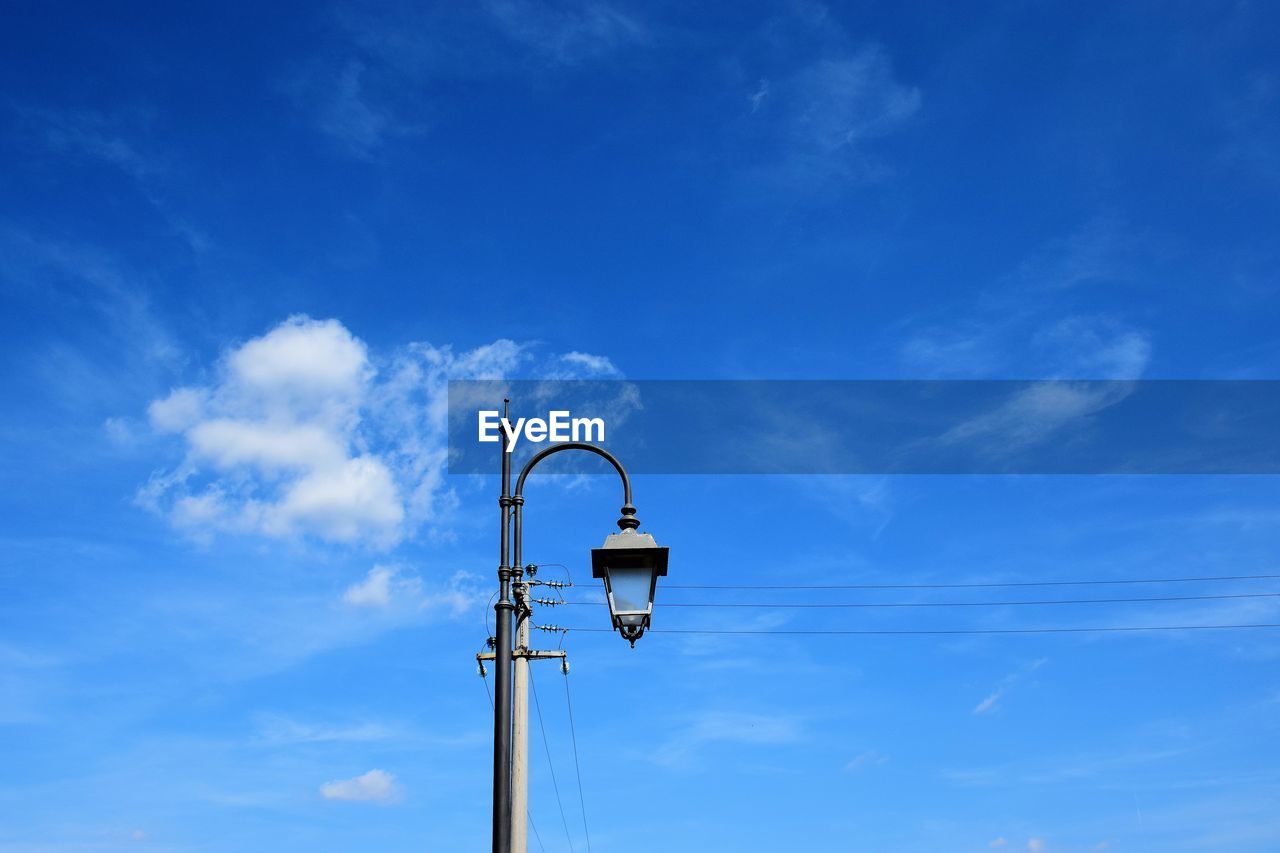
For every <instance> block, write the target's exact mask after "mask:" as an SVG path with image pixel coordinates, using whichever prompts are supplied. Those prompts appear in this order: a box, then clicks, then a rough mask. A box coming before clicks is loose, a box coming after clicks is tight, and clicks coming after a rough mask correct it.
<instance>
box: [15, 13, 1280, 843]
mask: <svg viewBox="0 0 1280 853" xmlns="http://www.w3.org/2000/svg"><path fill="white" fill-rule="evenodd" d="M5 18H6V20H5V25H4V27H3V28H0V44H2V46H3V53H4V56H5V57H6V59H5V62H4V63H3V65H2V66H0V162H3V163H4V167H3V169H0V259H3V263H0V287H2V288H3V297H4V302H5V310H4V311H3V312H0V324H2V329H3V334H2V335H0V347H3V350H4V354H5V359H4V365H5V366H4V369H3V372H2V373H0V383H2V385H0V391H2V392H3V396H4V399H5V412H6V416H5V418H4V420H3V435H4V441H3V453H4V455H3V470H4V474H5V477H4V481H5V485H6V488H5V489H4V490H3V492H2V493H0V494H2V495H3V497H2V498H0V499H2V500H3V514H2V515H0V518H3V522H0V524H2V526H0V536H2V538H3V543H4V547H3V550H2V553H3V556H2V557H0V697H2V698H0V753H2V754H3V755H4V760H3V761H2V762H0V850H3V851H73V850H74V851H84V850H157V851H186V850H197V849H198V850H206V851H241V850H273V851H329V850H332V851H348V850H374V849H376V850H387V851H394V850H411V849H412V850H422V849H428V850H441V851H454V850H458V851H461V850H478V849H485V845H486V844H487V840H486V839H487V832H488V795H489V790H490V789H489V784H490V783H489V770H490V765H489V760H490V758H489V757H490V747H489V742H488V739H489V734H490V728H489V726H490V723H489V719H488V714H489V710H488V700H487V699H486V698H485V695H484V689H483V683H482V682H481V681H480V679H479V678H477V677H476V673H475V671H474V661H473V659H472V655H473V654H474V653H475V651H477V650H478V649H479V647H480V645H481V644H482V642H483V640H484V637H485V636H486V628H485V626H484V622H485V608H486V601H487V598H488V594H489V590H490V588H491V586H492V583H493V581H492V578H493V574H492V573H493V569H494V567H495V563H496V553H495V551H496V547H495V543H494V539H495V533H496V530H495V529H494V528H495V527H496V524H495V521H496V510H495V506H494V498H495V494H496V489H495V485H494V482H493V480H492V479H489V480H485V479H483V478H462V477H449V476H448V475H447V474H445V472H444V469H443V410H442V406H443V389H444V384H445V382H446V381H447V380H448V379H449V378H476V377H524V378H542V377H589V378H617V377H627V378H633V379H685V378H690V379H720V378H796V379H806V378H1062V377H1067V378H1136V377H1142V378H1273V377H1275V376H1276V375H1277V372H1278V370H1280V341H1278V339H1277V336H1276V334H1275V331H1274V330H1275V326H1276V320H1277V318H1278V317H1280V310H1278V309H1280V293H1278V292H1277V286H1276V284H1277V283H1276V275H1275V272H1274V270H1275V268H1276V262H1277V255H1278V254H1280V250H1278V249H1277V247H1276V246H1277V244H1276V241H1275V239H1274V235H1275V233H1276V231H1277V224H1278V219H1280V217H1278V216H1277V214H1278V213H1280V154H1278V153H1277V152H1280V111H1278V108H1280V60H1278V59H1277V56H1276V53H1275V49H1274V44H1275V36H1276V33H1277V24H1280V20H1277V18H1278V15H1277V11H1276V9H1275V8H1274V6H1272V5H1271V4H1266V3H1251V2H1238V3H1230V4H1227V3H1222V4H1208V3H1162V4H1155V3H1125V4H1097V5H1095V6H1092V7H1089V8H1087V9H1086V8H1084V7H1082V6H1080V4H1052V3H988V4H963V5H961V4H941V3H939V4H924V3H873V2H869V3H862V4H840V5H835V4H833V5H822V4H818V3H778V4H753V3H749V4H743V3H735V4H723V5H718V6H714V5H709V4H703V5H701V6H700V7H699V8H696V9H691V8H686V5H684V4H634V5H631V4H624V3H603V2H554V3H547V4H542V3H532V2H522V0H508V2H498V1H497V0H494V2H485V3H478V4H465V5H464V4H441V5H435V6H433V5H431V4H414V3H399V4H397V3H390V4H371V3H366V4H360V3H334V4H328V3H326V4H295V5H288V4H283V3H281V4H268V5H267V6H265V7H264V6H263V5H262V4H258V5H243V6H238V5H234V4H225V3H219V4H200V3H184V4H147V5H143V4H136V5H133V6H131V7H129V8H127V9H107V8H106V7H105V6H103V5H102V4H61V3H39V4H36V3H14V4H10V5H9V7H8V9H7V13H6V16H5ZM636 489H637V494H636V498H637V504H638V506H639V509H640V512H639V515H640V517H641V519H642V520H643V521H644V522H645V527H646V529H647V530H649V531H650V532H652V533H654V534H655V536H657V538H658V540H659V542H661V543H662V544H664V545H669V546H670V547H671V548H672V563H671V576H670V578H669V580H670V581H671V582H672V583H673V584H674V583H677V582H679V583H686V584H694V583H725V582H727V581H726V579H729V578H732V579H735V580H736V579H740V582H743V583H757V584H767V583H771V582H773V583H783V584H787V583H790V584H803V583H810V584H812V583H894V582H908V583H912V582H914V583H930V582H934V583H946V582H983V581H986V582H998V581H1028V580H1061V579H1081V578H1085V579H1094V578H1096V579H1126V578H1140V577H1148V578H1151V577H1179V576H1202V575H1213V576H1218V575H1238V574H1248V575H1256V574H1275V573H1277V571H1276V562H1275V555H1276V553H1277V546H1280V527H1278V525H1277V521H1280V485H1278V484H1277V483H1276V482H1275V481H1274V480H1272V479H1270V478H1264V477H1199V478H1192V477H1128V478H1124V477H1057V478H1055V477H954V478H946V477H899V478H857V477H809V478H805V477H746V476H739V477H674V476H671V477H643V478H638V479H637V483H636ZM616 506H617V494H616V484H615V483H613V482H612V481H610V480H607V479H605V478H586V479H577V478H575V479H554V478H548V479H546V480H543V481H539V482H537V483H534V484H533V485H532V486H531V488H530V501H529V505H528V513H527V521H528V536H527V544H526V556H527V557H528V558H529V559H530V560H533V561H535V562H542V563H563V564H566V565H568V566H569V567H570V569H571V570H572V571H573V574H574V577H575V578H576V579H580V580H581V579H585V577H586V575H587V572H586V566H587V562H586V558H587V553H586V552H587V549H589V548H591V547H596V546H598V545H599V544H600V542H601V541H602V539H603V537H604V535H605V534H606V533H608V532H609V530H610V529H611V527H612V522H613V519H614V518H615V517H616ZM547 571H548V572H550V571H552V570H550V569H548V570H547ZM677 579H678V580H677ZM1103 589H1109V588H1103ZM1125 589H1126V590H1132V588H1129V587H1126V588H1125ZM1139 589H1143V588H1139ZM1157 589H1159V591H1160V592H1159V594H1163V595H1176V594H1179V593H1180V592H1182V591H1183V590H1185V589H1186V588H1185V587H1179V588H1178V589H1177V590H1173V589H1170V588H1169V587H1159V588H1157ZM1194 591H1195V594H1198V595H1204V594H1236V593H1261V592H1275V591H1280V587H1278V586H1277V584H1276V582H1274V581H1272V582H1270V584H1268V582H1266V581H1254V582H1248V583H1244V582H1242V583H1235V584H1226V583H1220V584H1200V585H1197V586H1195V587H1194ZM592 593H593V591H592V590H589V589H588V590H582V591H581V592H579V593H576V594H577V595H580V596H581V599H580V600H585V599H586V598H588V597H589V596H590V595H591V594H592ZM784 594H785V595H791V596H793V598H790V599H787V600H807V601H812V600H814V598H813V597H812V595H810V597H809V598H803V596H800V595H799V594H798V593H782V592H773V593H768V594H766V593H762V592H759V591H757V592H754V593H750V592H741V593H733V594H719V595H718V597H714V600H716V601H740V602H744V603H747V602H760V601H765V602H766V603H767V602H778V601H780V600H782V596H783V595H784ZM1130 594H1133V593H1132V592H1131V593H1130ZM660 595H661V596H662V597H661V598H660V603H661V602H662V601H663V600H665V601H667V602H671V603H675V602H677V601H683V602H686V603H699V602H703V603H705V602H710V601H712V600H713V596H712V594H711V593H710V592H702V593H696V592H695V591H693V590H683V591H681V590H674V589H673V590H670V591H668V592H666V593H661V594H660ZM931 595H932V596H933V599H932V600H940V599H943V598H944V597H945V595H944V594H943V593H940V592H935V593H932V594H931ZM1000 595H1001V596H1002V597H1008V598H1013V597H1014V595H1015V594H1011V593H1010V591H1001V592H1000ZM735 596H736V597H735ZM927 597H928V596H926V595H925V594H924V593H915V592H910V591H907V592H903V591H900V592H899V593H898V594H897V595H896V596H891V595H890V594H889V593H887V592H885V593H883V594H882V595H881V597H879V598H875V599H874V600H876V601H904V600H906V599H908V598H911V599H912V600H923V599H925V598H927ZM1055 597H1057V596H1056V593H1055ZM1062 597H1067V596H1062ZM1096 597H1102V596H1101V595H1097V596H1096ZM958 598H960V596H959V595H958V594H956V595H954V596H953V599H958ZM842 600H845V599H842ZM847 600H872V599H871V598H870V597H869V595H867V594H863V595H862V597H861V598H859V596H858V595H857V594H854V593H849V594H848V595H847ZM1275 601H1276V599H1274V598H1256V599H1235V600H1217V601H1187V602H1160V603H1127V604H1112V605H1088V606H1079V607H1070V608H1068V607H1021V608H971V609H966V611H965V612H954V611H945V612H938V611H932V610H931V611H927V612H926V611H922V610H907V609H903V610H885V611H866V612H864V611H856V612H854V613H852V614H844V615H841V614H828V615H814V614H808V613H804V612H797V611H788V610H768V609H759V610H754V609H747V608H740V609H737V610H730V609H727V608H725V609H715V608H706V609H696V608H685V609H677V608H668V609H667V610H665V611H664V610H659V611H658V615H657V616H656V619H657V620H658V622H660V623H661V624H663V625H666V626H668V627H680V626H685V627H714V628H734V629H742V628H749V629H759V630H781V629H806V628H840V627H850V626H852V627H866V628H886V629H921V628H931V627H947V628H991V627H1017V626H1032V627H1035V626H1040V627H1046V626H1063V625H1094V626H1122V625H1140V624H1210V623H1214V622H1221V623H1243V622H1277V621H1280V618H1277V617H1280V607H1277V606H1276V605H1275V604H1274V603H1273V602H1275ZM591 614H595V616H594V617H593V616H592V615H591ZM540 618H542V619H543V621H555V622H558V623H560V624H578V625H587V624H602V623H603V615H602V614H601V613H600V612H599V611H598V610H593V609H591V608H588V607H565V608H561V609H560V610H557V611H554V612H553V613H549V614H542V615H541V616H540ZM593 619H594V620H595V621H594V622H593V621H592V620H593ZM655 627H657V625H655ZM549 641H550V642H554V640H549ZM565 647H566V648H567V649H568V650H569V654H570V657H571V660H572V663H573V669H572V674H571V675H570V676H569V679H570V684H571V685H572V689H573V697H574V711H575V715H576V720H577V740H578V746H579V749H580V753H581V764H582V779H583V785H584V790H585V797H584V800H585V804H586V812H587V818H588V822H589V826H590V835H591V847H592V849H594V850H598V851H610V850H624V849H626V850H632V849H636V848H637V841H636V839H637V837H638V838H639V839H641V840H640V842H639V845H640V846H644V845H648V844H652V845H653V846H658V845H661V846H662V848H663V849H666V850H669V851H671V853H682V851H695V850H697V851H701V850H707V849H725V850H728V849H733V850H743V851H776V850H806V851H844V850H853V849H858V850H903V851H937V850H957V851H969V850H972V851H984V850H1006V851H1022V850H1026V851H1086V850H1118V851H1127V850H1134V851H1145V850H1242V851H1254V850H1257V851H1261V850H1274V849H1276V848H1277V847H1280V818H1278V817H1277V815H1280V773H1278V772H1277V770H1276V767H1277V766H1280V761H1278V759H1280V749H1278V748H1277V744H1278V743H1280V731H1278V726H1277V723H1276V720H1277V719H1280V714H1278V713H1277V712H1278V711H1280V680H1278V678H1277V676H1278V674H1280V633H1276V632H1274V631H1266V630H1255V631H1226V632H1199V633H1192V632H1170V633H1164V634H1140V635H1080V636H1060V635H1042V636H982V635H968V636H955V637H928V636H880V637H872V636H864V637H832V636H794V635H767V636H766V635H751V636H724V635H713V636H686V635H661V634H656V633H655V634H653V635H652V636H647V637H645V638H644V639H643V640H642V641H641V642H640V643H639V644H638V646H637V648H636V649H635V650H634V651H631V650H629V649H627V647H626V645H625V643H623V642H622V641H620V640H619V639H617V638H616V637H613V636H610V635H607V634H590V633H584V634H570V635H568V636H567V637H566V638H565ZM536 678H537V683H538V685H539V690H540V694H539V695H540V701H541V704H542V708H543V712H544V714H545V718H546V719H545V722H546V729H547V737H548V741H549V748H550V751H551V755H552V759H553V760H554V762H555V768H556V772H557V778H558V782H559V788H560V791H561V793H562V794H563V795H564V800H565V810H566V814H567V823H568V826H569V834H570V835H571V836H572V844H573V848H574V849H576V850H584V849H586V839H585V837H584V833H583V832H582V831H581V817H580V815H579V811H578V804H577V797H576V796H575V794H576V783H575V780H574V775H573V772H572V752H571V750H570V730H569V728H568V722H567V714H566V708H565V704H564V697H563V692H564V690H563V686H562V684H561V681H562V676H561V675H560V674H559V673H558V672H556V671H555V669H554V667H548V666H544V665H540V666H539V668H538V669H537V672H536ZM533 748H534V768H533V772H534V788H533V793H532V796H531V811H532V814H533V818H534V820H535V821H536V825H537V826H538V829H539V833H540V836H541V839H542V841H543V843H544V845H545V849H546V850H547V851H562V850H569V849H570V842H569V841H568V840H566V838H565V835H566V833H565V830H564V828H563V827H562V826H561V820H560V813H559V810H558V809H557V806H556V801H555V798H554V796H553V795H552V793H551V785H550V777H549V772H548V767H547V764H546V761H545V757H544V756H543V755H542V754H541V752H539V750H540V749H541V741H540V737H539V735H538V734H537V732H536V730H535V735H534V741H533ZM637 801H638V802H639V803H640V804H642V805H638V804H637ZM531 849H537V846H536V843H534V844H533V846H532V848H531Z"/></svg>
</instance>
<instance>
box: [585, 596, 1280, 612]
mask: <svg viewBox="0 0 1280 853" xmlns="http://www.w3.org/2000/svg"><path fill="white" fill-rule="evenodd" d="M1234 598H1280V592H1248V593H1239V594H1235V595H1171V596H1156V597H1145V598H1068V599H1061V598H1055V599H1044V600H1040V601H909V602H880V601H876V602H847V603H846V602H820V603H810V602H796V603H791V602H771V603H768V604H761V603H742V602H735V601H729V602H719V603H717V602H710V603H708V602H674V603H673V602H663V603H662V605H661V606H662V607H663V608H667V607H772V608H780V607H785V608H799V609H803V608H818V609H830V608H837V609H839V608H863V607H871V608H876V607H1021V606H1027V605H1042V604H1132V603H1138V602H1152V601H1222V600H1224V599H1234ZM560 603H561V604H577V605H592V606H597V607H600V606H607V602H603V601H562V602H560Z"/></svg>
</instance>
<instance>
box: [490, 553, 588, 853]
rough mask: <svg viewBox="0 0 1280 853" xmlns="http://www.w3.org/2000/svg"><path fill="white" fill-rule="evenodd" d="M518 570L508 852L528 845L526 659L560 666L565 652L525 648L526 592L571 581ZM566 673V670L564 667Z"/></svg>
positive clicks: (529, 605)
mask: <svg viewBox="0 0 1280 853" xmlns="http://www.w3.org/2000/svg"><path fill="white" fill-rule="evenodd" d="M517 571H521V576H522V577H523V576H524V575H525V574H527V579H524V580H522V581H521V582H518V583H515V584H513V585H512V588H513V594H514V595H515V608H516V634H515V649H514V650H513V651H512V653H511V657H512V659H513V661H514V669H515V673H514V677H513V678H512V688H513V689H512V691H511V705H512V712H513V713H512V725H511V784H510V786H509V788H508V790H509V791H510V796H511V813H510V815H509V820H508V821H507V824H508V826H509V827H510V829H509V831H508V832H509V834H508V839H509V843H510V853H527V851H528V848H529V661H531V660H558V661H560V662H561V666H562V667H563V666H564V661H565V658H566V657H567V655H566V654H565V652H564V651H563V650H562V649H531V648H529V626H530V620H531V619H532V617H533V603H534V600H533V598H532V596H531V594H530V592H531V589H532V588H533V587H534V586H546V587H550V588H552V589H557V590H559V589H564V588H565V587H569V586H572V585H573V584H571V583H569V582H567V581H539V580H534V575H536V574H537V571H538V567H537V566H526V567H524V569H523V570H517ZM538 602H539V603H541V604H546V605H554V604H557V603H558V602H556V601H552V600H550V599H545V598H544V599H538ZM497 660H498V654H497V649H496V648H495V650H494V651H492V652H481V653H480V654H478V655H476V661H477V662H478V663H479V664H480V675H481V676H484V674H485V669H484V664H485V661H495V662H496V661H497ZM564 671H565V672H568V670H567V669H566V670H564Z"/></svg>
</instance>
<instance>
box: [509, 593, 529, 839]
mask: <svg viewBox="0 0 1280 853" xmlns="http://www.w3.org/2000/svg"><path fill="white" fill-rule="evenodd" d="M516 606H517V608H518V610H517V611H516V662H515V667H516V678H515V693H514V696H513V700H514V706H515V718H514V720H513V722H512V726H511V853H527V851H528V849H529V658H528V657H526V656H525V654H524V653H525V652H527V651H528V649H529V617H530V615H531V614H530V611H529V594H528V587H526V586H524V585H523V584H522V585H521V586H520V589H519V591H518V592H517V594H516Z"/></svg>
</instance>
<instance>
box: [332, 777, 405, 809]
mask: <svg viewBox="0 0 1280 853" xmlns="http://www.w3.org/2000/svg"><path fill="white" fill-rule="evenodd" d="M320 796H322V797H324V798H325V799H326V800H347V801H351V802H367V803H381V804H386V803H394V802H396V801H397V800H399V799H400V798H401V796H402V791H401V789H400V786H399V785H398V784H397V783H396V778H395V776H393V775H392V774H390V773H387V772H386V771H385V770H376V769H375V770H370V771H369V772H368V773H365V774H362V775H360V776H356V777H354V778H352V779H338V780H335V781H333V782H325V783H324V784H323V785H321V786H320Z"/></svg>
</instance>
